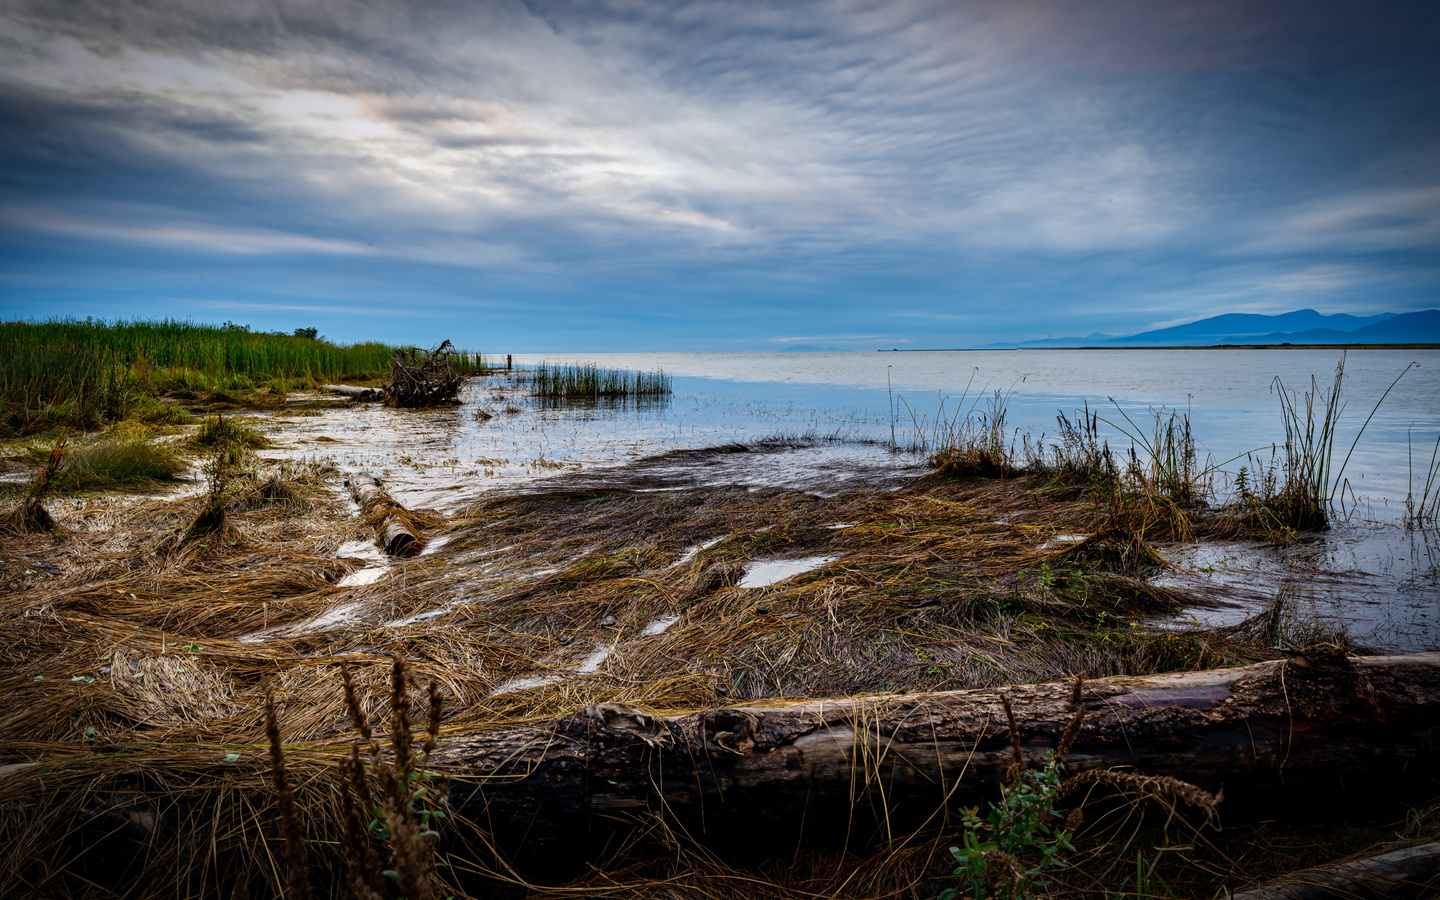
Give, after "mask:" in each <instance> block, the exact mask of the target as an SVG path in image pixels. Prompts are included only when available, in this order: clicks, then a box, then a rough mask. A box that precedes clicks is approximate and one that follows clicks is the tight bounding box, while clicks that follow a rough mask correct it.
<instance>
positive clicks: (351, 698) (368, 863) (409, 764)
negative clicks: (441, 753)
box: [341, 655, 446, 900]
mask: <svg viewBox="0 0 1440 900" xmlns="http://www.w3.org/2000/svg"><path fill="white" fill-rule="evenodd" d="M341 673H342V677H343V678H344V682H345V706H346V708H347V709H348V710H349V712H350V719H351V723H352V724H353V725H354V726H355V730H356V731H357V732H359V734H360V738H361V742H362V743H363V744H364V746H365V748H366V750H367V751H368V755H369V757H370V770H371V772H372V773H373V774H374V775H375V777H376V779H377V780H378V782H379V788H380V790H379V796H378V798H377V797H375V796H374V794H373V793H372V791H371V790H370V787H369V784H368V783H367V780H366V777H365V765H364V764H363V763H362V762H361V760H360V745H358V744H357V745H354V746H352V747H351V749H350V757H349V759H347V760H346V761H345V762H344V763H343V764H342V766H341V769H342V774H343V776H344V781H345V820H346V826H345V837H344V847H345V858H346V862H347V864H348V872H347V875H346V880H347V882H348V884H349V886H350V891H351V894H352V895H353V896H354V897H356V898H357V900H379V898H383V897H387V896H389V891H388V890H387V887H386V884H387V882H389V883H390V884H392V885H393V886H394V888H395V890H396V892H398V895H399V896H400V897H402V898H404V900H431V898H432V897H434V896H436V893H437V891H436V888H437V884H436V881H437V878H436V873H435V849H436V844H437V842H438V841H439V838H440V835H439V834H438V833H437V832H436V831H435V830H434V826H436V825H438V824H439V822H440V820H441V819H443V818H445V810H444V808H443V807H444V806H445V803H446V800H445V791H444V786H443V784H440V785H437V784H436V783H435V779H434V778H433V777H432V776H431V775H430V773H428V772H426V771H425V766H426V763H427V761H428V760H429V758H430V754H432V753H434V752H435V746H436V744H437V742H438V741H439V737H440V715H441V700H440V691H439V688H438V687H437V686H436V684H435V682H433V681H432V682H430V685H429V692H428V693H429V698H428V699H429V716H428V721H427V722H426V732H425V740H424V743H423V744H422V745H421V746H420V748H419V749H418V750H417V749H416V748H415V746H414V743H413V737H412V734H411V724H410V701H409V697H408V690H407V687H406V685H407V682H408V680H409V669H408V667H407V665H406V663H405V659H404V658H403V657H401V656H398V655H397V656H396V657H395V663H394V667H393V668H392V669H391V679H390V749H391V753H390V754H389V755H388V756H387V755H386V754H385V753H384V751H383V750H382V749H381V747H380V742H379V741H378V740H376V738H375V735H374V731H373V730H372V728H371V726H370V721H369V719H368V717H367V716H366V715H365V711H364V709H363V708H362V707H361V705H360V699H359V696H358V695H357V693H356V690H355V682H354V679H353V678H352V676H351V674H350V669H349V667H348V666H345V667H343V668H342V669H341ZM367 816H369V818H370V821H369V823H368V824H366V823H365V819H366V817H367ZM372 834H373V835H376V836H378V837H380V838H381V839H383V840H384V841H385V842H386V843H387V844H388V845H389V849H390V853H389V859H388V861H387V862H388V863H389V865H388V867H387V866H385V865H383V864H382V862H381V860H380V858H379V855H378V854H377V853H376V851H375V847H374V845H373V844H372V843H371V841H370V835H372Z"/></svg>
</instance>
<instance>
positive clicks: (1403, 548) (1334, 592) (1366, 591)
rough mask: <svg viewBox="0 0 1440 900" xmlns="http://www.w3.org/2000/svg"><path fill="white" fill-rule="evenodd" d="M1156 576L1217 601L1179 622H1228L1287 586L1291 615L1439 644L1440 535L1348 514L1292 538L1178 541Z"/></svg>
mask: <svg viewBox="0 0 1440 900" xmlns="http://www.w3.org/2000/svg"><path fill="white" fill-rule="evenodd" d="M1166 556H1167V557H1168V558H1169V559H1170V561H1171V562H1173V563H1174V564H1175V565H1176V566H1177V567H1178V569H1177V570H1176V571H1174V572H1172V573H1169V574H1167V575H1166V576H1164V577H1163V578H1160V579H1158V581H1160V583H1163V584H1169V585H1173V586H1176V587H1181V588H1185V589H1186V590H1189V591H1191V592H1193V593H1195V594H1198V595H1199V596H1201V597H1204V598H1206V599H1207V600H1209V601H1211V602H1213V603H1214V604H1215V605H1214V606H1213V607H1207V608H1202V609H1195V610H1189V611H1187V612H1186V614H1185V615H1184V616H1182V621H1193V622H1195V623H1198V624H1200V625H1206V626H1215V625H1232V624H1235V623H1237V622H1240V621H1243V620H1244V619H1245V618H1247V617H1249V616H1252V615H1255V614H1257V613H1258V612H1260V611H1261V610H1262V609H1265V608H1266V607H1267V606H1269V604H1270V603H1271V602H1272V601H1273V600H1274V598H1275V597H1276V595H1277V594H1279V593H1280V592H1281V591H1282V590H1284V591H1285V592H1286V596H1287V598H1288V600H1289V602H1290V606H1291V610H1290V612H1291V614H1292V615H1295V616H1298V617H1299V618H1301V619H1303V620H1310V621H1317V622H1321V623H1324V624H1328V625H1331V626H1336V627H1340V628H1343V629H1344V630H1345V632H1346V633H1347V634H1349V635H1350V637H1351V638H1353V639H1354V640H1356V641H1358V642H1359V643H1360V644H1362V645H1365V646H1369V647H1373V648H1375V649H1377V650H1385V651H1401V652H1419V651H1429V650H1440V534H1437V533H1436V531H1435V530H1434V529H1410V530H1407V529H1405V528H1403V527H1401V526H1399V525H1396V524H1394V523H1391V522H1362V521H1356V520H1352V521H1349V522H1342V523H1340V524H1338V525H1337V526H1336V527H1335V528H1332V529H1331V530H1330V531H1328V532H1326V533H1325V534H1323V535H1316V536H1313V537H1311V538H1309V539H1306V540H1302V541H1298V542H1296V543H1294V544H1292V545H1290V546H1284V547H1273V546H1262V545H1256V544H1248V543H1239V542H1226V543H1212V544H1205V545H1200V546H1188V547H1181V548H1176V549H1174V550H1172V551H1170V552H1168V553H1167V554H1166Z"/></svg>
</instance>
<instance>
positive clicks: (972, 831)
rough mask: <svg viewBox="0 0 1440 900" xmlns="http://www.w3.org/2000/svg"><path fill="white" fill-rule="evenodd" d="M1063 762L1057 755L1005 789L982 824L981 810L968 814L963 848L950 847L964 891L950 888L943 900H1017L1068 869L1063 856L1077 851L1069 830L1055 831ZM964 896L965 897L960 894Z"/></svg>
mask: <svg viewBox="0 0 1440 900" xmlns="http://www.w3.org/2000/svg"><path fill="white" fill-rule="evenodd" d="M1063 769H1064V763H1063V762H1062V761H1061V760H1060V759H1059V758H1058V757H1057V756H1056V755H1054V754H1051V756H1050V758H1049V759H1048V760H1047V761H1046V763H1045V767H1044V768H1043V769H1038V770H1030V771H1027V772H1024V773H1022V774H1021V776H1020V778H1019V780H1018V781H1016V782H1015V783H1014V784H1012V785H1010V787H1008V788H1006V790H1005V795H1004V796H1003V797H1002V798H1001V800H1000V802H999V803H995V804H992V805H991V806H990V810H989V812H988V813H987V814H986V816H985V817H984V818H983V819H982V818H981V817H980V815H979V813H978V810H977V809H969V810H966V811H965V816H964V822H965V834H964V837H963V839H962V840H963V843H964V846H963V847H951V848H950V853H951V855H952V856H954V857H955V861H956V862H957V863H959V866H957V867H956V869H955V875H956V876H957V877H959V878H960V880H961V887H959V888H946V889H945V890H944V891H943V892H941V894H940V900H955V898H959V897H972V898H974V900H986V898H990V897H994V898H999V900H1019V898H1022V897H1029V896H1030V889H1031V887H1035V886H1040V887H1043V886H1044V885H1046V884H1048V883H1049V882H1048V881H1044V880H1042V879H1041V876H1042V875H1043V874H1044V873H1045V872H1046V870H1048V869H1052V868H1056V867H1059V866H1063V865H1065V863H1064V862H1063V861H1062V860H1061V859H1060V858H1059V856H1058V854H1059V853H1060V851H1062V850H1065V851H1070V852H1074V850H1075V847H1074V846H1073V845H1072V844H1071V843H1070V832H1069V831H1057V830H1056V829H1055V828H1054V826H1053V824H1052V821H1053V818H1054V815H1053V813H1052V812H1051V807H1052V806H1053V804H1054V802H1055V799H1056V798H1057V796H1058V795H1059V793H1060V784H1061V774H1062V771H1063ZM962 892H963V893H962Z"/></svg>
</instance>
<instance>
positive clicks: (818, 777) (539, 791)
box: [434, 653, 1440, 865]
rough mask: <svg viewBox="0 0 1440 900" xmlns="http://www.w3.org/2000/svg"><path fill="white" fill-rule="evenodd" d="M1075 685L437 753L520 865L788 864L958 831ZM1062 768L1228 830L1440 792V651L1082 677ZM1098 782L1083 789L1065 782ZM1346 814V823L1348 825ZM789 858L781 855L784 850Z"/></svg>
mask: <svg viewBox="0 0 1440 900" xmlns="http://www.w3.org/2000/svg"><path fill="white" fill-rule="evenodd" d="M1071 691H1072V686H1071V685H1069V684H1046V685H1026V686H1018V687H1010V688H1002V689H980V690H967V691H955V692H946V693H932V694H913V695H890V696H876V697H864V698H850V699H843V700H814V701H804V702H767V703H755V704H748V705H741V706H733V707H729V708H724V709H713V710H707V711H704V712H698V713H691V714H688V715H654V714H649V713H646V712H643V711H641V710H638V709H634V708H631V707H627V706H622V705H602V706H598V707H592V708H590V709H586V710H584V711H582V712H578V713H575V714H573V715H570V716H567V717H564V718H561V719H558V720H555V721H551V722H547V723H542V724H533V725H527V726H523V727H511V728H499V729H494V730H490V731H484V732H480V733H478V734H475V735H471V736H467V737H464V738H459V739H452V740H451V741H448V742H446V741H442V749H441V751H440V752H438V753H437V755H436V757H435V760H434V761H435V762H436V763H437V764H439V765H440V766H443V767H444V768H445V769H446V770H447V771H449V772H451V773H453V774H454V776H455V780H454V781H453V782H452V785H453V786H452V792H451V801H452V803H454V804H456V805H457V806H458V807H460V809H461V810H462V811H463V812H464V814H465V815H466V816H468V817H469V818H470V819H472V820H474V821H476V822H479V823H483V824H484V825H485V826H488V828H489V830H490V833H491V834H492V835H493V837H494V839H495V840H496V842H497V843H498V844H499V845H500V846H501V847H502V848H504V849H506V851H507V852H509V853H511V854H514V855H515V858H516V860H517V861H518V862H521V863H522V864H523V863H524V862H525V859H526V858H529V859H530V860H531V862H532V863H535V864H542V865H543V864H544V860H545V859H546V858H547V855H548V857H549V858H550V859H554V858H555V857H554V854H556V853H559V852H560V850H561V848H563V849H564V851H565V854H562V855H566V854H568V855H571V856H573V854H575V853H577V852H581V851H583V850H584V849H586V848H587V847H588V848H589V849H590V850H591V851H592V852H596V851H598V850H599V849H600V848H601V847H603V846H613V842H614V841H615V839H617V838H619V837H622V836H624V835H625V834H626V833H627V832H630V831H632V830H633V829H634V828H635V827H636V826H637V825H642V824H644V823H646V822H650V823H652V824H653V821H654V818H655V817H657V816H659V817H662V818H664V819H665V820H666V821H667V822H668V823H669V824H670V825H671V827H672V828H677V829H683V830H684V831H685V832H686V833H688V834H690V835H691V836H693V837H695V838H696V839H699V840H701V841H703V842H705V843H707V844H710V845H712V846H715V847H716V848H717V849H728V850H729V851H731V852H740V853H744V852H746V849H747V848H763V849H761V852H764V853H767V854H768V855H777V854H779V855H783V854H784V853H786V852H789V850H790V849H793V848H794V847H795V846H797V844H799V843H805V844H810V845H816V844H832V845H833V844H858V843H864V842H867V841H870V840H873V839H884V838H886V837H887V836H890V837H898V836H900V835H903V834H908V833H910V832H911V831H913V830H915V829H917V828H919V827H922V826H925V825H927V824H928V825H937V824H945V823H947V822H948V823H949V824H950V825H951V826H952V827H953V826H954V823H955V821H956V819H955V817H954V813H955V812H956V811H957V810H958V809H960V808H962V807H967V806H973V805H975V804H977V803H980V802H982V801H985V800H989V799H993V798H995V797H997V796H998V795H999V789H1000V785H1001V784H1002V782H1003V779H1004V773H1005V770H1006V768H1007V767H1008V766H1010V764H1011V761H1012V760H1011V748H1010V741H1009V729H1008V726H1007V722H1006V717H1005V714H1004V711H1003V708H1002V705H1001V695H1002V693H1003V694H1004V695H1006V696H1007V697H1008V698H1009V699H1010V702H1011V704H1012V705H1013V707H1014V711H1015V715H1016V718H1017V720H1018V722H1019V737H1020V741H1021V745H1022V748H1023V751H1024V754H1025V755H1026V757H1027V758H1028V760H1029V762H1030V764H1032V765H1034V764H1038V763H1039V762H1040V761H1041V760H1042V759H1043V758H1044V756H1045V754H1046V753H1047V752H1048V751H1049V750H1050V749H1051V748H1053V747H1054V746H1055V745H1056V743H1057V741H1058V740H1059V738H1060V737H1061V735H1062V734H1063V732H1064V730H1065V728H1066V726H1067V725H1068V724H1069V722H1070V721H1071V719H1072V718H1073V716H1074V710H1075V707H1074V706H1073V705H1072V703H1071ZM1080 705H1081V706H1083V708H1084V710H1085V715H1084V720H1083V725H1082V726H1081V729H1080V732H1079V737H1078V740H1077V741H1076V743H1075V745H1074V747H1073V749H1072V750H1071V752H1070V754H1069V757H1068V760H1067V765H1068V772H1069V773H1070V774H1071V775H1072V776H1073V775H1077V774H1078V773H1086V772H1103V771H1107V770H1117V769H1123V770H1128V771H1133V772H1137V773H1139V774H1143V775H1151V776H1171V777H1173V778H1177V779H1181V780H1183V781H1186V782H1189V783H1191V784H1194V785H1196V786H1198V787H1200V788H1202V789H1204V790H1205V791H1209V792H1213V793H1220V792H1223V796H1224V801H1223V803H1222V804H1221V805H1220V807H1219V809H1220V815H1221V818H1222V820H1223V821H1227V822H1232V823H1233V822H1239V821H1243V820H1246V819H1256V818H1266V819H1269V818H1281V817H1288V816H1307V815H1314V814H1326V813H1327V812H1328V814H1330V815H1335V814H1337V812H1341V811H1343V810H1346V809H1350V810H1353V809H1355V808H1356V806H1357V804H1358V805H1364V804H1379V803H1382V802H1388V801H1397V800H1398V801H1399V802H1402V803H1405V802H1410V803H1415V802H1420V801H1421V800H1422V799H1423V798H1426V797H1431V796H1435V795H1437V794H1440V781H1437V773H1440V766H1437V763H1440V653H1429V654H1420V655H1415V656H1394V657H1368V658H1350V659H1347V658H1345V657H1343V656H1340V657H1338V658H1333V659H1330V660H1306V659H1304V658H1293V659H1287V660H1281V661H1275V662H1267V663H1261V664H1259V665H1253V666H1248V667H1244V668H1236V669H1221V670H1214V671H1206V672H1195V673H1185V674H1174V675H1157V676H1148V677H1131V678H1107V679H1100V680H1095V681H1089V682H1085V683H1084V685H1083V691H1082V694H1081V701H1080ZM1092 779H1093V780H1096V781H1103V778H1102V779H1094V778H1093V776H1080V779H1079V780H1082V781H1089V780H1092ZM1341 814H1343V812H1341ZM787 848H789V849H787Z"/></svg>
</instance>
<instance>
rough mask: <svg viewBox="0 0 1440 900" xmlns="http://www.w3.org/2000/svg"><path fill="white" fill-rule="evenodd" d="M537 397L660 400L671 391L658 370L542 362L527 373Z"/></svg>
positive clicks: (669, 383) (668, 379)
mask: <svg viewBox="0 0 1440 900" xmlns="http://www.w3.org/2000/svg"><path fill="white" fill-rule="evenodd" d="M530 379H531V381H532V384H533V386H534V392H535V395H536V396H537V397H540V398H542V399H546V400H571V401H574V400H601V399H619V398H631V397H662V396H666V395H668V394H670V393H671V392H672V391H673V387H672V385H671V379H670V376H669V375H666V374H665V373H664V372H663V371H662V370H660V369H656V370H655V371H653V372H638V371H633V370H630V369H606V368H601V367H599V366H596V365H594V364H591V363H580V364H577V365H558V364H553V363H548V362H542V363H540V364H539V365H538V366H536V367H535V368H534V369H533V370H531V372H530Z"/></svg>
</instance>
